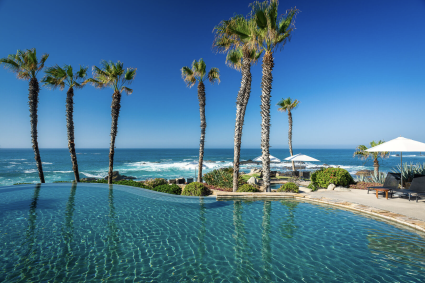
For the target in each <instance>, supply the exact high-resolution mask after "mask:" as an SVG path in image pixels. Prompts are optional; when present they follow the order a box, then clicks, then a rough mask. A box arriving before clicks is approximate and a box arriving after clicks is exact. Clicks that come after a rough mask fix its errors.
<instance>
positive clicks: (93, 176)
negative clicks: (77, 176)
mask: <svg viewBox="0 0 425 283" xmlns="http://www.w3.org/2000/svg"><path fill="white" fill-rule="evenodd" d="M81 174H84V175H85V176H87V177H89V178H105V177H106V176H107V175H108V174H105V173H104V174H98V175H94V174H90V173H86V172H81Z"/></svg>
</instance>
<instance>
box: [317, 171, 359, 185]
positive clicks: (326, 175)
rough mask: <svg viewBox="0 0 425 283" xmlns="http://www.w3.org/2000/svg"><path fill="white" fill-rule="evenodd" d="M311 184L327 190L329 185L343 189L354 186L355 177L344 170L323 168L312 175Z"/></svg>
mask: <svg viewBox="0 0 425 283" xmlns="http://www.w3.org/2000/svg"><path fill="white" fill-rule="evenodd" d="M311 182H312V183H313V185H315V186H316V187H320V188H327V187H328V186H329V184H335V185H336V186H343V187H348V186H349V185H350V184H354V180H353V177H351V175H350V173H348V171H347V170H345V169H342V168H326V169H325V168H322V169H320V170H318V171H316V172H314V173H313V174H312V175H311Z"/></svg>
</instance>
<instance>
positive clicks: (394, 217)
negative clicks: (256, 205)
mask: <svg viewBox="0 0 425 283" xmlns="http://www.w3.org/2000/svg"><path fill="white" fill-rule="evenodd" d="M277 194H279V195H277ZM215 196H216V200H217V201H220V200H232V199H256V200H260V199H288V198H292V199H297V200H304V201H308V202H315V203H321V204H327V205H332V206H336V207H341V208H345V209H349V210H353V211H358V212H362V213H365V214H369V215H373V216H376V217H380V218H383V219H386V220H390V221H392V222H396V223H398V224H402V225H405V226H408V227H410V228H413V229H416V230H418V231H421V232H425V221H422V220H418V219H414V218H411V217H408V216H406V215H402V214H399V213H394V212H391V211H388V210H384V209H380V208H374V207H371V206H367V205H363V204H358V203H352V202H348V201H340V200H334V199H330V198H326V197H320V198H317V197H313V196H311V195H308V194H302V193H299V194H295V193H231V192H226V193H217V194H216V195H215Z"/></svg>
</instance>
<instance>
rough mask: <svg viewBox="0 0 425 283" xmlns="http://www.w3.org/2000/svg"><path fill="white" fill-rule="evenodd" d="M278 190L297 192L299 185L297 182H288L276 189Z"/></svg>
mask: <svg viewBox="0 0 425 283" xmlns="http://www.w3.org/2000/svg"><path fill="white" fill-rule="evenodd" d="M277 191H278V192H292V193H299V192H300V190H299V187H298V186H297V184H295V183H292V182H288V183H286V184H283V185H282V186H281V187H280V188H279V189H278V190H277Z"/></svg>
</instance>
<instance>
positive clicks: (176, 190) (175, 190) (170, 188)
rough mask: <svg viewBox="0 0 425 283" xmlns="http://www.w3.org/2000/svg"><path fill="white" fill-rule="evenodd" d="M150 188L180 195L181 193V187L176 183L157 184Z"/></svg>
mask: <svg viewBox="0 0 425 283" xmlns="http://www.w3.org/2000/svg"><path fill="white" fill-rule="evenodd" d="M152 190H153V191H156V192H161V193H167V194H173V195H181V194H182V189H181V188H180V187H179V186H177V185H168V184H166V185H159V186H156V187H155V188H153V189H152Z"/></svg>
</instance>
